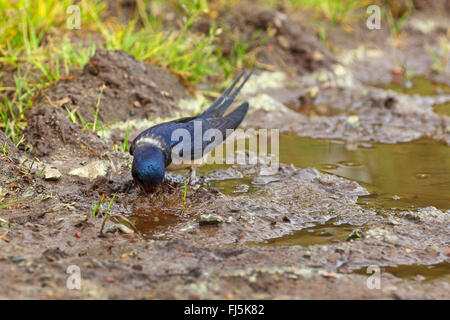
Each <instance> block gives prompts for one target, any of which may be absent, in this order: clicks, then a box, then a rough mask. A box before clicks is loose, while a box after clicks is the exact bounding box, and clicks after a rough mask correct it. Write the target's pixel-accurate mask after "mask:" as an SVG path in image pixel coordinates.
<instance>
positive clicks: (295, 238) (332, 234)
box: [246, 220, 355, 247]
mask: <svg viewBox="0 0 450 320" xmlns="http://www.w3.org/2000/svg"><path fill="white" fill-rule="evenodd" d="M354 228H355V227H354V226H352V225H349V224H339V225H335V224H334V223H333V222H332V221H331V220H330V221H328V222H326V223H324V224H318V225H315V226H313V227H309V228H304V229H301V230H298V231H295V232H293V233H290V234H288V235H285V236H282V237H279V238H272V239H269V240H266V241H263V242H257V243H252V242H247V243H246V245H248V246H255V245H256V246H268V247H277V246H293V245H296V246H309V245H315V244H331V243H333V242H337V241H345V240H346V239H347V238H348V237H349V235H350V234H351V232H352V230H353V229H354Z"/></svg>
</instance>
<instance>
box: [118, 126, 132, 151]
mask: <svg viewBox="0 0 450 320" xmlns="http://www.w3.org/2000/svg"><path fill="white" fill-rule="evenodd" d="M129 136H130V125H128V126H127V131H126V132H125V139H124V140H123V142H121V143H120V151H122V152H128V151H129V150H130V146H129V145H128V137H129Z"/></svg>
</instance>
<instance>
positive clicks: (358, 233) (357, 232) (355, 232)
mask: <svg viewBox="0 0 450 320" xmlns="http://www.w3.org/2000/svg"><path fill="white" fill-rule="evenodd" d="M365 237H366V236H365V235H364V233H363V232H362V230H361V229H359V228H356V229H353V231H352V233H351V234H350V235H349V236H348V238H347V239H346V240H345V241H350V240H355V239H364V238H365Z"/></svg>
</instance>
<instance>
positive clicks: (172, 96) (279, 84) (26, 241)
mask: <svg viewBox="0 0 450 320" xmlns="http://www.w3.org/2000/svg"><path fill="white" fill-rule="evenodd" d="M233 12H239V14H233V13H230V14H229V15H225V16H224V17H223V19H224V21H225V22H226V23H228V24H229V25H230V26H234V27H235V28H236V30H238V32H240V33H242V34H243V35H245V34H246V33H247V32H248V34H250V32H251V31H254V30H256V29H258V28H268V27H269V26H270V27H273V28H274V29H275V35H274V36H273V37H272V38H270V39H269V40H268V41H267V43H266V44H265V46H264V50H262V51H261V52H260V55H259V58H258V59H260V60H259V61H261V62H262V63H264V64H268V65H269V64H270V65H274V66H276V71H275V72H270V71H267V70H257V72H256V74H255V76H254V78H252V79H251V81H249V83H248V85H247V86H246V87H245V88H244V90H243V92H242V95H241V96H240V97H239V99H240V100H244V99H245V100H248V101H249V103H250V108H251V110H250V112H249V115H248V116H247V117H246V119H245V121H244V123H243V125H242V126H243V127H244V128H280V130H281V132H289V133H295V134H297V135H299V136H307V137H311V138H327V139H340V140H343V141H345V142H346V143H348V144H353V145H355V144H356V145H359V146H365V145H367V144H370V143H375V142H381V143H399V142H407V141H412V140H415V139H417V138H419V137H429V138H431V139H434V140H437V141H441V142H442V143H444V144H446V145H448V146H450V118H449V117H448V116H444V115H440V114H436V113H435V112H434V111H433V105H434V104H436V103H443V102H448V101H450V92H448V91H445V90H444V91H443V92H437V93H435V94H433V95H430V96H425V95H406V94H401V93H398V92H396V91H394V90H390V89H386V88H381V87H380V86H379V85H378V84H380V83H384V84H386V83H389V82H390V81H392V79H393V78H395V76H396V73H397V72H396V71H395V70H397V69H398V66H399V61H403V62H405V64H406V65H407V66H408V68H411V70H414V72H415V73H416V74H418V75H423V76H426V77H427V78H429V79H432V80H434V81H439V82H441V83H446V84H447V85H450V77H449V72H448V70H447V71H444V72H442V73H440V74H435V73H432V72H431V71H430V68H431V66H432V63H433V61H432V59H431V58H430V56H429V54H428V53H427V50H426V46H425V45H424V44H427V45H429V46H431V47H436V46H438V45H439V43H438V41H436V39H438V36H439V35H441V34H442V33H443V32H444V33H445V32H446V31H447V30H448V28H450V25H449V22H448V19H447V18H446V17H445V16H436V15H435V14H434V13H435V12H434V11H432V12H428V11H417V12H416V13H415V14H414V15H413V17H412V18H411V19H410V20H409V22H408V23H407V25H406V26H405V28H404V31H403V32H402V35H401V38H395V37H392V36H390V35H389V33H388V32H387V30H386V29H383V30H376V31H371V33H370V36H367V35H368V34H369V31H368V30H367V29H365V22H364V21H362V22H361V25H359V26H356V27H355V32H354V33H351V34H350V33H347V32H346V31H345V30H342V29H341V28H339V27H336V28H335V29H333V30H332V31H331V32H330V35H329V37H330V42H331V43H332V44H333V48H327V46H326V45H324V44H322V43H321V42H320V41H319V40H318V39H317V37H316V35H315V33H314V30H313V29H312V28H311V27H310V26H309V25H308V24H307V23H306V22H305V21H304V19H303V18H302V16H300V15H299V14H292V13H286V12H278V11H275V10H262V9H260V8H256V7H255V5H248V4H247V5H243V7H242V8H240V10H236V11H233ZM447 17H448V16H447ZM429 20H433V21H434V27H433V28H432V29H431V30H427V32H422V31H421V29H420V28H419V27H418V26H421V25H423V24H424V23H425V21H429ZM208 23H209V22H208V21H203V22H202V23H199V25H198V26H197V27H198V28H199V29H200V30H202V28H205V25H206V26H207V25H208ZM399 39H400V40H399ZM224 41H226V39H224ZM331 49H332V50H331ZM332 52H333V53H332ZM396 68H397V69H396ZM393 70H394V71H393ZM403 76H404V75H403ZM100 94H101V101H100V104H98V110H99V111H100V112H98V115H99V117H98V118H97V119H96V117H95V110H96V108H97V101H98V97H99V95H100ZM189 99H193V97H192V96H191V95H190V94H189V93H188V91H187V90H186V89H185V88H184V87H183V85H182V84H181V83H180V82H179V80H178V79H177V77H175V76H173V75H172V74H171V73H170V72H168V71H166V70H164V69H161V68H158V67H155V66H152V65H149V64H146V63H143V62H140V61H137V60H135V59H134V58H133V57H131V56H129V55H128V54H126V53H124V52H120V51H105V50H100V51H97V53H96V54H95V55H94V56H93V57H92V58H91V60H90V61H89V63H88V64H87V65H86V66H85V68H84V69H83V70H75V71H73V73H72V75H71V77H69V78H68V79H66V80H64V81H60V82H59V83H57V84H55V85H54V86H52V87H50V88H48V89H47V90H45V91H44V92H42V93H41V94H40V96H39V97H37V98H36V99H35V103H34V105H33V107H32V108H31V110H30V112H29V115H28V120H27V127H26V129H25V131H24V134H25V141H24V142H23V143H22V144H21V145H19V147H18V148H19V149H17V148H16V147H15V146H14V145H13V144H12V143H11V141H9V140H8V138H6V137H5V136H4V134H3V133H2V132H1V131H0V147H3V146H6V150H7V152H3V149H0V163H1V167H0V168H1V169H0V203H7V204H8V205H7V206H5V207H4V208H2V209H1V211H0V218H1V220H0V244H1V247H2V250H0V266H1V270H2V271H3V272H1V273H0V283H1V285H0V298H3V299H24V298H25V299H67V298H69V299H72V298H75V299H80V298H81V299H91V298H93V299H140V298H144V299H449V298H450V290H449V289H450V288H449V285H450V282H449V280H450V272H449V271H450V266H449V259H450V230H449V223H448V222H449V218H450V210H449V209H448V208H441V209H437V208H435V207H425V208H418V209H416V210H407V209H404V210H395V211H394V210H384V211H383V212H382V214H381V213H380V212H379V211H377V210H375V209H374V208H371V207H370V206H365V205H362V204H361V203H359V202H358V197H360V196H366V195H368V194H369V192H368V191H367V190H366V188H365V187H363V186H362V185H360V184H358V183H357V182H355V181H350V180H348V179H344V178H341V177H338V176H335V175H330V174H327V173H324V172H322V171H319V170H317V169H315V168H296V167H294V166H292V165H290V164H289V163H283V164H281V166H280V169H279V170H278V171H277V172H276V173H275V174H272V175H269V176H267V175H265V174H264V168H265V166H266V165H265V164H264V163H262V162H261V163H259V164H257V165H232V166H230V167H228V168H226V169H217V170H212V171H209V172H206V173H202V174H201V175H200V178H199V180H198V181H197V184H196V185H195V186H190V187H189V188H188V191H187V197H186V204H185V208H187V210H183V204H182V202H183V200H182V199H183V193H184V186H183V183H182V181H183V178H184V177H183V176H182V174H180V173H176V174H168V175H167V183H164V185H163V186H162V188H161V189H160V190H159V191H158V192H157V193H156V194H155V195H153V196H152V198H149V197H146V196H145V195H143V194H142V193H140V192H138V190H137V189H136V188H135V187H134V185H133V183H132V178H131V174H130V166H131V160H132V158H131V156H130V155H129V154H128V153H127V152H121V151H118V150H120V148H119V149H118V148H117V146H118V145H119V144H120V143H121V142H122V141H123V139H124V137H125V132H126V129H127V127H128V125H129V126H130V136H129V140H130V141H132V139H133V138H134V137H135V136H136V135H137V134H138V133H139V131H140V130H142V129H144V128H145V126H146V125H148V124H149V123H150V122H145V121H144V120H143V119H150V120H154V119H156V120H158V119H163V118H167V117H174V116H177V115H180V114H184V113H189V112H190V111H189V110H185V109H183V105H185V104H186V101H187V100H189ZM183 101H184V102H183ZM293 101H294V102H303V103H307V104H308V103H310V104H311V105H313V108H314V106H317V105H328V106H331V107H330V108H331V109H333V110H337V111H338V112H336V113H334V112H329V113H327V112H325V113H324V114H322V115H320V114H319V115H318V116H314V117H311V116H310V115H309V114H307V113H305V112H303V111H302V110H303V109H301V110H300V109H299V110H296V109H295V107H292V106H291V105H290V103H292V102H293ZM73 110H77V111H78V112H79V113H80V114H81V115H82V117H83V118H84V119H85V120H86V121H88V122H90V123H92V122H95V121H97V122H98V123H101V124H105V125H106V124H107V123H109V122H111V121H113V120H114V121H115V122H114V124H113V125H111V126H110V127H109V128H106V129H105V130H104V132H103V134H102V132H99V135H97V134H95V133H93V132H92V131H89V130H84V129H83V125H82V124H81V122H80V121H76V122H74V121H72V120H71V118H70V116H68V115H69V112H71V111H73ZM308 112H309V111H308ZM102 135H103V136H104V137H102ZM114 145H116V147H114ZM449 169H450V168H449ZM211 177H213V178H214V177H215V179H219V180H220V179H227V178H230V177H231V178H234V179H238V180H239V179H241V180H242V181H243V182H242V183H243V184H245V183H246V181H250V183H248V184H249V185H258V189H257V190H256V191H255V192H242V193H236V194H233V195H230V194H228V193H224V192H222V190H220V189H218V188H216V187H213V186H212V185H211V184H210V183H209V181H210V180H209V178H211ZM168 183H170V185H169V184H168ZM247 187H248V186H247ZM442 193H444V194H445V193H450V190H449V189H448V184H447V185H444V186H443V187H442ZM114 194H116V196H115V198H114V202H113V204H112V205H111V207H110V213H111V214H113V215H114V214H121V215H123V216H125V217H126V218H127V219H129V220H130V221H132V222H133V225H134V227H135V228H136V230H133V228H132V227H131V226H130V224H129V223H127V222H126V221H125V222H124V220H120V219H119V218H116V220H114V219H106V220H105V219H104V218H102V217H101V214H102V213H105V211H106V207H107V205H108V203H109V200H110V199H111V198H112V197H113V195H114ZM102 195H104V197H105V200H104V205H103V207H102V208H101V209H100V212H99V213H98V214H97V216H95V217H94V216H92V211H93V207H94V205H95V203H96V202H98V201H99V200H100V199H101V197H102ZM0 208H1V205H0ZM206 214H213V215H216V216H219V217H221V218H222V222H218V223H217V224H215V225H203V224H200V223H199V220H200V216H201V215H206ZM103 223H104V226H103V232H102V233H100V230H101V229H102V224H103ZM123 225H127V226H128V227H123ZM321 225H327V226H329V227H330V228H331V229H333V230H334V229H336V230H338V231H337V232H338V235H337V236H336V237H335V238H333V241H330V242H327V243H314V242H311V243H307V244H306V245H283V244H281V245H276V246H271V245H267V244H268V243H269V244H270V243H271V241H272V240H274V239H275V240H276V239H280V238H283V237H286V236H289V235H291V234H293V233H295V232H301V231H302V230H303V231H305V230H309V229H310V228H314V227H317V226H321ZM356 228H359V229H360V231H353V232H352V230H354V229H356ZM137 231H138V232H137ZM339 232H340V233H339ZM70 266H76V267H78V268H79V270H80V275H81V288H80V289H79V290H77V289H75V290H70V289H68V287H67V281H68V279H69V276H71V275H70V272H68V268H69V267H70ZM369 266H375V268H379V271H380V272H381V274H379V275H380V278H379V279H380V281H381V282H380V286H379V287H377V288H373V287H371V286H370V285H369V282H370V281H372V280H373V279H374V277H376V276H377V275H378V274H377V273H375V274H374V275H372V273H371V272H367V267H369ZM69 269H70V268H69ZM399 270H400V271H401V270H406V271H405V272H404V273H402V272H400V271H399ZM405 274H406V275H407V276H405ZM428 274H430V276H428Z"/></svg>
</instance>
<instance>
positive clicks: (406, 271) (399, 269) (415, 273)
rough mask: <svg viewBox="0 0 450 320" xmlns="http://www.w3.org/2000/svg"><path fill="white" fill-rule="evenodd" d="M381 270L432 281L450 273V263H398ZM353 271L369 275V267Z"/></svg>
mask: <svg viewBox="0 0 450 320" xmlns="http://www.w3.org/2000/svg"><path fill="white" fill-rule="evenodd" d="M380 271H381V272H382V273H390V274H392V275H393V276H395V277H397V278H400V279H404V280H417V281H425V282H431V281H434V280H439V279H442V278H445V277H447V276H448V275H450V264H449V263H448V262H442V263H437V264H432V265H414V264H413V265H398V266H389V267H382V268H381V270H380ZM353 273H356V274H362V275H367V268H366V267H364V268H361V269H358V270H353Z"/></svg>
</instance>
